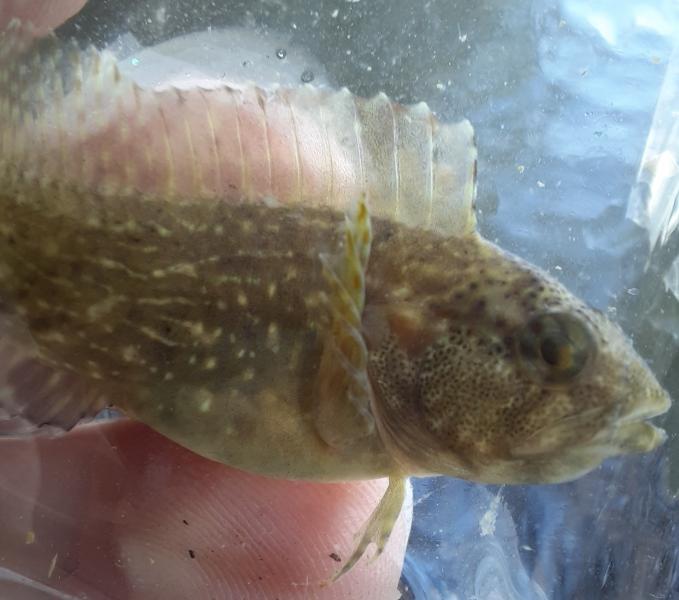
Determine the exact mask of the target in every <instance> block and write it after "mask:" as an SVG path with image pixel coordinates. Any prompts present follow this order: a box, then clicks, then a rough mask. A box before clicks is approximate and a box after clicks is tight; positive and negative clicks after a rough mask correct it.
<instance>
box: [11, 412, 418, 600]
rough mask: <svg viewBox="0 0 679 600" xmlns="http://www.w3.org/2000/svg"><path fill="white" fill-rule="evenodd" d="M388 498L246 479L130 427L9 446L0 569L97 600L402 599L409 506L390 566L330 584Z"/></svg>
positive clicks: (368, 490) (370, 566)
mask: <svg viewBox="0 0 679 600" xmlns="http://www.w3.org/2000/svg"><path fill="white" fill-rule="evenodd" d="M385 487H386V485H385V481H383V480H380V481H371V482H360V483H353V484H320V483H309V482H295V481H283V480H273V479H269V478H263V477H259V476H255V475H251V474H247V473H244V472H241V471H237V470H234V469H229V468H227V467H224V466H223V465H221V464H217V463H214V462H211V461H208V460H205V459H202V458H200V457H198V456H196V455H194V454H193V453H191V452H189V451H187V450H185V449H183V448H181V447H179V446H177V445H176V444H174V443H172V442H170V441H169V440H167V439H165V438H163V437H162V436H160V435H158V434H156V433H154V432H153V431H152V430H150V429H148V428H147V427H145V426H143V425H140V424H137V423H133V422H131V421H127V420H120V421H116V422H110V423H103V424H94V425H90V426H84V427H80V428H77V429H76V430H74V431H73V432H72V433H70V434H68V435H67V436H62V437H59V438H53V439H49V438H39V439H29V438H25V439H15V440H2V441H1V442H0V531H2V532H3V544H2V547H3V554H4V558H5V562H4V563H3V566H5V567H6V568H9V569H10V570H12V571H14V572H15V573H18V574H22V575H26V576H29V577H31V578H33V579H34V580H35V581H36V582H37V583H38V584H39V585H45V586H48V587H55V588H56V589H58V590H61V591H63V592H66V593H73V594H83V593H90V594H92V596H91V597H93V598H97V597H98V595H97V594H102V593H104V592H105V593H106V594H108V595H107V596H106V597H109V598H110V597H113V598H125V599H136V598H149V597H162V598H187V597H192V598H210V597H215V596H216V597H218V598H241V597H254V598H281V599H282V598H301V597H309V596H310V597H314V598H322V599H332V598H354V597H355V598H370V597H374V598H380V599H382V598H392V597H393V598H397V597H398V594H397V584H398V579H399V574H400V571H401V567H402V561H403V556H404V554H405V545H406V541H407V536H408V532H409V528H410V518H411V508H410V502H408V507H407V508H406V509H405V510H404V511H403V513H402V515H401V517H400V518H399V521H398V523H397V526H396V528H395V530H394V534H393V536H392V538H391V540H390V541H389V543H388V545H387V548H386V550H385V552H384V554H383V555H381V556H380V557H379V558H378V559H377V560H376V561H375V562H374V563H370V562H369V561H366V560H363V561H361V562H360V563H359V565H357V567H356V568H355V569H353V570H352V571H351V572H349V573H348V574H347V575H346V576H345V577H343V578H341V579H340V580H339V581H337V582H336V583H334V584H332V585H330V586H328V587H322V585H321V584H322V582H323V581H327V580H328V578H329V577H330V576H331V575H332V574H333V573H334V572H335V571H336V570H337V569H338V568H339V567H341V561H342V560H345V559H346V558H347V557H348V556H349V554H350V552H351V550H352V547H353V543H354V536H355V534H356V533H357V532H358V531H359V529H360V528H361V526H362V525H363V524H364V523H365V521H366V520H367V518H368V516H369V513H370V512H371V511H372V510H373V508H374V507H375V506H376V504H377V502H378V500H379V497H380V496H381V494H382V493H383V491H384V489H385ZM2 585H3V584H2V583H0V592H2ZM0 596H2V597H4V594H0ZM88 597H90V596H88Z"/></svg>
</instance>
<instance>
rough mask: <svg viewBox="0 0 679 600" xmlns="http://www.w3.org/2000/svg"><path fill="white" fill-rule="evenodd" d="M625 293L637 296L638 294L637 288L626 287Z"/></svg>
mask: <svg viewBox="0 0 679 600" xmlns="http://www.w3.org/2000/svg"><path fill="white" fill-rule="evenodd" d="M627 293H628V294H629V295H630V296H638V295H639V288H628V289H627Z"/></svg>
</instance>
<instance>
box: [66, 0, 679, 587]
mask: <svg viewBox="0 0 679 600" xmlns="http://www.w3.org/2000/svg"><path fill="white" fill-rule="evenodd" d="M120 5H121V9H120V13H116V14H111V11H110V9H108V8H107V5H106V4H101V5H99V7H98V8H97V6H94V5H93V6H91V7H90V8H89V9H88V11H87V12H86V13H84V14H83V15H81V16H80V17H79V18H78V19H76V21H73V22H71V23H69V24H67V25H66V26H65V27H64V28H63V29H62V32H63V33H64V34H71V35H76V36H78V37H80V38H81V39H91V40H94V41H95V42H96V43H98V44H99V45H105V44H108V45H111V46H113V47H116V48H118V49H119V52H120V55H121V57H126V58H128V59H129V64H130V66H131V67H134V68H135V69H136V70H139V69H141V68H143V67H144V65H145V64H146V63H147V62H148V61H149V60H151V61H152V62H151V68H150V71H149V72H150V73H155V74H154V75H153V76H154V77H155V76H157V71H158V69H159V66H158V65H159V62H158V60H159V59H158V56H164V57H165V58H166V59H167V61H168V62H172V64H173V65H175V67H174V68H175V69H176V74H175V75H174V76H173V77H175V78H176V77H184V76H185V75H186V73H187V72H189V73H190V74H191V77H190V79H191V80H192V81H194V82H195V81H196V80H197V79H198V78H199V77H204V78H217V79H219V78H232V77H242V78H243V79H253V80H257V81H261V82H263V83H266V82H269V83H272V82H273V83H281V84H286V83H289V84H291V83H292V82H294V84H297V83H299V81H300V80H301V81H305V75H306V76H307V78H308V74H309V73H311V78H315V79H314V84H319V83H320V84H325V85H329V86H331V87H339V86H343V85H346V86H348V87H349V88H350V89H351V90H352V91H353V92H355V93H358V94H362V95H372V94H374V93H377V92H379V91H384V92H386V93H387V94H389V95H390V96H392V97H393V98H395V99H397V100H400V101H403V102H416V101H420V100H425V101H427V102H428V103H429V105H430V106H431V107H432V108H433V109H434V110H435V111H436V112H437V113H438V114H439V115H440V116H441V118H443V119H456V118H459V117H462V116H466V117H467V118H469V119H470V120H471V121H472V122H473V123H474V125H475V128H476V132H477V138H478V143H479V152H480V169H479V200H478V211H479V221H480V225H479V226H480V229H481V231H482V232H483V234H484V235H485V236H486V237H488V238H489V239H492V240H496V241H498V242H499V243H500V245H502V246H503V247H505V248H507V249H509V250H512V251H514V252H516V253H518V254H519V255H521V256H523V257H525V258H527V259H529V260H531V261H532V262H534V263H536V264H539V265H541V266H542V267H544V268H545V269H547V270H550V271H551V272H552V273H553V274H554V275H555V276H556V277H558V278H559V279H560V280H562V281H563V282H565V283H566V284H567V285H568V286H569V287H570V288H571V289H572V290H574V291H575V292H576V293H578V294H579V295H580V296H583V297H584V298H586V299H587V300H588V301H589V302H590V303H592V304H593V305H594V306H596V307H598V308H599V309H601V310H604V311H608V312H609V313H610V314H611V315H614V318H616V319H617V320H618V321H619V322H620V323H621V324H622V326H623V327H624V328H625V329H626V331H628V332H629V333H630V334H631V335H633V336H634V339H635V343H636V345H637V347H638V348H639V349H640V351H641V352H642V353H643V354H644V355H645V356H646V357H647V358H648V359H649V361H650V362H651V364H652V366H653V368H654V370H655V372H656V373H657V374H658V375H659V376H660V377H661V379H662V380H663V381H664V383H665V384H666V386H667V387H668V389H669V390H670V392H672V393H673V396H674V397H675V398H679V359H678V358H677V357H678V356H679V353H677V348H678V343H679V299H678V298H679V283H677V282H679V267H678V266H677V265H679V259H678V258H677V257H678V256H679V238H678V236H677V233H676V231H675V228H676V221H677V207H676V204H677V201H676V194H677V176H676V172H673V171H672V168H673V166H676V161H677V152H678V148H679V136H678V135H677V119H678V117H677V114H676V108H673V107H676V106H679V96H677V95H675V90H676V89H677V85H679V83H678V82H679V75H678V74H677V73H678V72H679V68H678V67H677V60H678V59H677V55H676V54H675V55H674V58H673V51H674V48H675V45H676V44H677V43H678V42H679V7H678V6H677V4H676V3H675V2H672V1H669V0H657V1H655V2H653V3H651V2H638V1H634V0H625V1H623V2H620V1H616V2H614V1H613V0H611V1H603V2H599V3H597V5H596V6H592V5H591V3H590V2H586V1H585V0H560V1H559V0H554V1H549V2H548V1H547V0H535V1H533V2H528V1H520V2H515V3H513V4H512V6H511V8H510V7H508V6H507V4H506V3H504V2H496V1H486V2H478V3H467V2H455V1H452V0H438V1H429V2H423V3H411V2H387V1H386V0H384V1H381V0H380V1H374V2H366V1H365V0H364V1H361V2H342V3H337V2H330V1H327V2H325V1H322V2H315V3H313V5H312V4H311V3H309V2H302V1H301V0H299V1H290V2H265V1H262V2H229V3H224V4H221V5H219V6H218V5H217V4H214V3H211V2H197V3H193V2H188V1H187V2H182V1H177V2H167V3H166V2H142V3H132V2H130V3H126V4H124V3H120ZM387 6H388V7H389V10H387ZM121 14H124V18H123V17H121V16H120V15H121ZM208 25H210V26H211V27H213V28H214V30H215V31H214V32H210V33H207V34H206V33H202V34H200V35H202V37H195V36H194V37H191V38H180V40H179V41H177V40H175V41H174V42H172V41H168V40H172V39H173V38H177V36H180V35H181V36H185V35H187V34H191V33H192V32H199V31H203V32H204V30H205V29H206V28H207V26H208ZM223 27H228V28H230V30H229V31H230V33H229V34H228V35H226V36H221V34H218V33H217V30H219V29H220V28H223ZM217 39H219V40H224V39H226V40H234V39H237V43H230V45H229V46H228V48H226V49H225V48H224V47H223V45H222V42H221V41H220V42H216V41H215V40H217ZM197 40H200V41H197ZM262 40H264V41H262ZM160 42H165V43H166V44H170V45H166V46H163V48H166V49H167V51H165V50H163V51H162V52H159V51H158V50H155V51H153V52H150V51H148V50H146V48H147V47H148V46H151V45H155V44H158V43H160ZM172 44H174V47H173V46H172ZM177 45H179V47H181V50H178V49H177ZM282 48H285V50H282ZM208 54H209V56H210V57H212V58H210V60H207V58H206V56H208ZM178 57H179V58H178ZM225 57H228V61H227V59H226V58H225ZM283 59H285V60H283ZM177 61H179V63H180V65H181V66H179V67H177V66H176V65H177ZM196 64H198V65H199V68H198V69H196ZM311 64H313V68H311V67H310V66H309V65H311ZM187 65H188V66H187ZM661 90H662V91H663V93H664V96H662V95H661ZM659 97H660V98H661V100H662V99H663V98H664V100H663V102H658V98H659ZM673 100H676V102H675V103H674V104H673V102H672V101H673ZM656 103H658V104H657V110H656ZM673 111H674V112H673ZM663 151H664V152H667V153H668V156H669V158H670V159H673V160H674V163H672V162H671V160H669V161H665V162H660V163H659V164H660V165H664V168H657V169H650V170H649V169H645V170H644V169H641V170H640V169H639V167H640V163H641V162H642V159H643V160H646V159H648V160H649V161H650V160H652V159H653V157H654V156H657V155H658V153H659V152H663ZM677 413H678V411H677V410H676V409H674V411H673V412H672V413H671V414H670V415H669V416H668V418H667V421H666V427H667V428H668V430H669V431H670V440H669V443H668V444H667V445H666V446H665V447H664V448H663V449H661V450H660V451H658V452H656V453H655V454H654V455H652V456H645V457H636V458H626V459H624V460H612V461H608V462H607V463H606V464H605V465H604V466H603V467H602V468H600V469H598V470H596V471H595V472H594V473H592V474H590V475H588V476H586V477H584V478H582V479H581V480H578V481H576V482H574V483H569V484H562V485H557V486H535V487H533V486H518V487H497V486H480V485H474V484H469V483H466V482H461V481H455V480H451V479H431V480H421V481H417V482H416V483H415V491H414V493H415V499H416V506H415V511H414V515H415V516H414V525H413V532H412V536H411V539H410V545H409V549H408V558H407V560H406V565H405V570H404V576H403V582H402V588H403V589H405V588H406V587H407V588H408V590H409V591H408V594H409V595H410V596H408V597H414V598H433V599H435V598H442V599H443V598H445V599H451V598H459V599H463V600H466V599H472V598H478V599H487V600H491V599H496V598H497V599H499V598H502V599H514V598H516V599H522V600H524V599H525V600H532V599H533V598H535V599H543V598H549V599H555V600H558V599H563V600H571V599H580V598H582V599H588V598H594V597H596V598H605V599H622V598H674V597H677V598H679V564H678V563H679V550H678V548H679V532H678V531H677V523H679V507H678V506H677V501H676V499H674V498H672V497H671V495H670V491H673V490H676V489H677V487H679V476H678V475H677V474H676V471H677V470H679V469H675V470H674V471H671V470H669V469H668V467H669V466H671V465H669V461H668V458H673V461H674V463H675V465H676V464H677V461H678V458H679V436H677V432H678V431H679V415H678V414H677Z"/></svg>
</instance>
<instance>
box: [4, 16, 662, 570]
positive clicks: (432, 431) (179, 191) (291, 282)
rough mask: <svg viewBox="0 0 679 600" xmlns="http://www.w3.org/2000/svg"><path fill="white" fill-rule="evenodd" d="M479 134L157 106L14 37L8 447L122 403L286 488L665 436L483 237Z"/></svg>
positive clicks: (556, 293)
mask: <svg viewBox="0 0 679 600" xmlns="http://www.w3.org/2000/svg"><path fill="white" fill-rule="evenodd" d="M476 172H477V150H476V143H475V139H474V133H473V128H472V126H471V124H470V123H469V122H468V121H466V120H463V121H460V122H457V123H444V122H441V121H439V120H438V119H437V118H436V117H435V116H434V114H433V113H432V112H431V110H430V109H429V108H428V107H427V105H426V104H424V103H420V104H417V105H414V106H409V107H407V106H401V105H399V104H397V103H395V102H392V101H391V100H390V99H389V98H388V97H387V96H385V95H384V94H378V95H377V96H374V97H373V98H369V99H364V98H359V97H357V96H355V95H353V94H351V93H350V92H349V91H347V90H346V89H344V90H340V91H333V90H328V89H323V88H314V87H311V86H302V87H299V88H294V89H293V88H275V89H268V90H267V89H263V88H260V87H257V86H255V85H244V86H238V87H236V86H229V85H219V86H215V87H214V88H210V89H207V88H195V89H189V90H185V89H184V90H179V89H175V88H171V87H170V88H166V89H149V88H142V87H140V86H139V85H137V84H136V83H135V82H134V81H132V80H131V79H130V78H129V77H127V76H126V75H124V74H123V72H122V71H121V69H120V67H119V65H118V63H117V62H116V59H115V57H114V56H113V55H112V54H109V53H108V52H106V51H101V50H97V49H93V48H89V49H81V48H79V47H78V46H77V44H75V43H74V42H70V41H68V40H60V39H58V38H57V37H56V36H55V35H54V34H49V35H46V36H43V37H39V36H37V35H35V32H33V31H31V28H30V26H28V25H22V24H20V23H18V22H13V23H12V24H11V25H10V26H9V27H8V28H7V29H6V30H5V31H4V33H2V37H0V435H5V436H11V435H34V434H40V432H48V433H51V434H54V433H57V432H62V431H68V430H70V429H71V428H73V427H74V426H76V425H77V424H78V423H79V422H82V421H83V420H85V419H88V418H93V417H95V416H96V415H97V414H98V413H99V412H100V411H102V410H103V409H105V408H107V407H111V406H112V407H115V408H116V409H118V410H120V411H122V412H123V413H124V414H125V415H127V416H128V417H130V418H133V419H138V420H140V421H142V422H144V423H146V424H147V425H149V426H150V427H152V428H154V429H155V430H157V431H159V432H160V433H162V434H163V435H165V436H167V437H168V438H170V439H172V440H174V441H175V442H177V443H179V444H181V445H182V446H184V447H186V448H188V449H190V450H192V451H193V452H195V453H197V454H199V455H202V456H204V457H206V458H208V459H212V460H215V461H219V462H221V463H224V464H227V465H230V466H233V467H237V468H240V469H244V470H247V471H250V472H253V473H258V474H261V475H265V476H270V477H281V478H287V479H308V480H316V481H329V482H330V481H348V480H359V479H372V478H378V477H388V478H389V486H388V488H387V491H386V492H385V495H384V497H383V498H382V500H381V501H380V503H379V505H378V506H377V508H376V509H375V512H374V513H373V514H372V516H371V517H370V519H369V521H368V522H367V523H366V526H365V527H364V529H363V531H362V533H361V537H360V540H359V542H358V543H357V545H356V548H355V550H354V552H353V554H352V555H351V557H350V558H349V560H347V561H346V562H345V564H344V566H343V567H342V569H341V570H340V571H339V572H338V573H337V574H336V576H340V575H342V574H344V573H346V572H347V571H349V570H350V569H351V568H352V567H353V566H354V565H355V564H356V562H357V561H358V560H359V559H360V558H361V557H362V556H363V554H364V553H365V551H366V549H367V548H368V546H369V545H371V544H373V543H374V544H375V545H376V546H377V551H378V552H381V550H382V549H383V548H384V545H385V544H386V541H387V540H388V538H389V534H390V532H391V529H392V527H393V525H394V522H395V521H396V519H397V517H398V515H399V513H400V511H401V507H402V504H403V501H404V497H405V494H406V482H407V479H408V478H409V477H419V476H432V475H445V476H452V477H457V478H462V479H466V480H470V481H476V482H483V483H496V484H521V483H554V482H561V481H567V480H571V479H574V478H577V477H579V476H581V475H583V474H584V473H587V472H588V471H590V470H592V469H594V468H595V467H597V466H598V465H599V464H600V463H601V462H602V461H603V460H605V459H607V458H609V457H612V456H618V455H625V454H630V453H638V452H648V451H651V450H653V449H655V448H657V447H658V446H659V445H660V444H661V443H662V442H663V441H664V440H665V438H666V434H665V433H664V431H663V430H662V429H660V428H659V427H657V426H656V425H653V424H652V423H650V422H649V419H651V418H653V417H655V416H657V415H660V414H662V413H664V412H666V411H667V410H668V408H669V407H670V398H669V396H668V394H667V393H666V392H665V390H664V389H663V388H662V387H661V385H660V384H659V383H658V381H657V379H656V378H655V376H654V375H653V373H652V371H651V370H650V369H649V367H648V366H647V365H646V364H645V363H644V361H643V360H642V359H641V358H640V357H639V356H638V354H637V353H636V352H635V350H634V348H633V346H632V345H631V343H630V341H629V340H628V339H627V338H626V337H625V335H624V333H623V332H622V330H621V329H620V328H619V327H618V326H617V325H616V324H615V323H613V322H611V321H610V320H609V319H608V318H607V317H606V316H605V315H604V314H602V313H601V312H600V311H597V310H594V309H592V308H590V307H588V306H587V305H586V304H585V303H584V302H583V301H581V300H580V299H578V298H577V297H575V296H574V295H573V294H571V293H570V292H569V291H568V290H567V289H566V288H565V287H564V286H563V285H562V284H561V283H559V282H558V281H557V280H556V279H554V278H553V277H552V276H550V275H549V274H547V273H545V272H544V271H542V270H541V269H539V268H537V267H535V266H533V265H531V264H529V263H527V262H526V261H524V260H522V259H521V258H519V257H517V256H514V255H512V254H510V253H508V252H506V251H505V250H503V249H501V248H499V247H498V246H496V245H495V244H493V243H491V242H490V241H488V240H486V239H484V238H483V237H482V236H481V235H480V234H479V233H478V231H477V227H476V218H475V212H474V202H475V197H476V175H477V173H476Z"/></svg>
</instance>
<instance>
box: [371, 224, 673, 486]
mask: <svg viewBox="0 0 679 600" xmlns="http://www.w3.org/2000/svg"><path fill="white" fill-rule="evenodd" d="M369 273H370V277H369V281H368V285H369V291H370V293H369V295H368V302H367V308H366V316H365V320H366V323H367V329H368V332H369V333H368V339H369V344H370V347H371V363H370V373H371V380H372V381H373V386H374V389H375V395H376V399H375V402H374V407H375V413H376V414H377V423H378V425H379V426H380V431H381V434H382V437H383V439H384V440H385V443H386V445H387V447H388V448H389V450H390V452H391V453H392V454H393V455H394V456H395V457H397V460H398V461H399V462H400V463H401V464H402V465H403V466H404V470H405V471H406V472H413V471H414V472H418V471H420V470H424V471H425V472H430V473H445V474H450V475H455V476H459V477H464V478H467V479H472V480H477V481H483V482H490V483H528V482H531V483H540V482H557V481H563V480H566V479H572V478H575V477H576V476H578V475H581V474H583V473H584V472H586V471H588V470H590V469H591V468H593V467H594V466H596V465H598V464H599V463H600V462H601V461H602V460H603V459H605V458H607V457H608V456H612V455H615V454H625V453H628V452H640V451H647V450H650V449H652V448H654V447H656V446H657V445H658V444H659V443H661V442H662V440H664V434H663V433H662V432H661V431H660V430H658V429H656V428H655V427H653V426H652V425H650V424H648V423H646V422H645V421H643V419H644V418H647V417H651V416H655V415H657V414H660V413H662V412H664V411H665V410H667V408H668V407H669V398H668V396H667V394H666V393H665V392H664V391H663V390H662V389H661V388H660V386H659V385H658V384H657V382H656V380H655V378H654V377H653V375H652V374H651V372H650V371H649V370H648V368H647V367H646V365H645V364H643V362H642V361H641V360H640V359H639V358H638V356H637V355H636V353H635V352H634V350H633V349H632V347H631V345H630V344H629V342H628V341H627V340H626V338H625V337H624V335H623V333H622V331H621V330H620V329H619V328H618V327H617V326H616V325H614V324H612V323H611V322H610V321H608V320H607V319H606V318H605V317H604V316H603V315H602V314H601V313H599V312H597V311H593V310H591V309H589V308H588V307H587V306H586V305H585V304H584V303H582V302H581V301H580V300H578V299H577V298H575V297H574V296H573V295H572V294H570V293H569V292H568V291H567V290H566V289H565V288H564V287H563V286H562V285H560V284H559V283H558V282H557V281H555V280H554V279H553V278H551V277H549V276H548V275H547V274H545V273H543V272H541V271H539V270H537V269H536V268H535V267H533V266H532V265H529V264H527V263H525V262H524V261H522V260H520V259H518V258H517V257H514V256H512V255H510V254H508V253H505V252H503V251H502V250H500V249H499V248H497V247H496V246H494V245H493V244H491V243H489V242H487V241H485V240H483V239H482V238H480V237H479V236H478V235H476V234H473V235H471V236H468V237H465V238H463V239H456V238H448V239H445V238H437V237H436V236H423V235H422V232H418V231H410V230H403V231H401V232H399V233H396V232H395V235H394V239H393V240H391V241H388V242H386V243H385V245H384V247H383V248H382V252H380V253H376V254H375V256H374V259H373V261H372V263H371V266H370V270H369ZM548 315H556V318H558V319H560V320H561V321H566V322H567V323H568V325H569V327H571V328H572V329H576V330H577V331H578V332H581V333H582V335H583V336H584V337H582V339H581V340H580V342H581V349H580V351H579V352H580V354H576V355H575V357H574V359H573V360H574V361H576V360H577V361H580V362H581V363H582V365H581V366H582V368H581V369H580V368H578V369H576V370H577V372H576V373H573V372H569V371H568V370H567V369H563V370H562V371H561V372H558V370H557V369H554V368H553V366H552V365H549V364H547V363H546V362H545V357H543V356H541V355H540V352H539V351H538V352H537V353H534V352H533V350H532V349H531V348H530V342H531V340H534V339H536V338H539V337H540V336H543V338H544V339H548V336H547V332H546V331H544V325H545V324H547V323H548V322H549V320H550V319H552V317H549V316H548ZM548 343H549V340H548ZM526 345H528V348H527V347H526ZM563 350H564V351H566V352H570V350H571V349H569V348H568V347H564V348H563ZM546 352H547V353H548V354H549V352H550V348H549V346H548V347H547V348H546ZM547 358H550V357H549V356H547ZM557 358H558V357H557ZM563 358H564V359H565V360H569V359H570V358H571V357H570V356H569V355H568V354H566V355H564V357H563Z"/></svg>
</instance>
